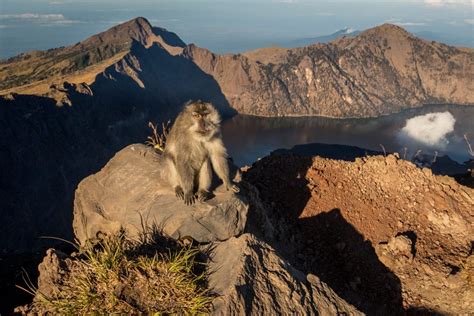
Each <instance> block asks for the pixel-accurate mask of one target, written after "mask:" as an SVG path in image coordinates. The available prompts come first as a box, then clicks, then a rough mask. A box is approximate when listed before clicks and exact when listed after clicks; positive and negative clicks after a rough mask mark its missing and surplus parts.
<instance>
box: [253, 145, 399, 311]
mask: <svg viewBox="0 0 474 316" xmlns="http://www.w3.org/2000/svg"><path fill="white" fill-rule="evenodd" d="M294 158H296V159H294ZM258 164H259V166H258V168H255V165H254V168H252V169H250V170H249V171H248V172H247V173H245V174H244V180H247V181H249V182H250V183H251V184H253V185H254V186H255V187H256V188H257V189H258V191H259V195H260V197H261V198H262V200H263V203H265V204H266V206H267V208H268V209H269V210H271V212H272V214H271V215H270V216H271V217H272V219H271V222H272V223H273V225H274V229H275V231H276V233H274V235H275V236H268V235H267V236H265V234H264V233H262V230H260V233H259V232H258V230H259V229H261V228H262V227H264V226H265V223H264V222H263V219H262V218H261V217H260V215H259V214H257V212H252V211H251V212H249V222H252V221H255V222H257V223H259V225H260V227H258V225H254V226H251V227H247V229H248V230H249V231H251V232H252V233H254V234H257V235H259V236H260V238H262V239H265V240H266V241H267V242H269V243H270V244H272V246H273V247H274V248H275V249H277V250H278V251H279V252H280V253H281V254H282V255H283V256H284V257H285V258H286V259H288V260H289V261H290V262H291V263H292V264H293V265H294V266H295V267H296V268H297V269H298V270H300V271H303V272H304V273H305V274H309V273H311V274H314V275H316V276H318V277H319V278H320V279H321V281H323V282H325V283H327V284H328V285H329V286H330V287H331V288H332V289H333V290H334V291H335V292H336V293H337V294H338V295H339V296H340V297H341V298H343V299H344V300H346V301H347V302H348V303H350V304H352V305H354V306H355V307H356V308H357V309H358V310H360V311H362V312H364V313H367V314H385V315H391V314H395V315H396V314H403V306H402V296H401V283H400V280H399V279H398V277H397V276H396V275H395V274H393V273H392V272H391V271H390V270H389V269H388V268H387V267H385V266H384V265H383V264H382V263H381V262H380V261H379V259H378V257H377V255H376V253H375V250H374V248H373V245H372V244H371V242H370V241H368V240H365V238H364V236H363V235H362V234H360V233H359V232H358V231H357V230H356V229H355V228H354V227H353V226H352V225H351V224H350V223H348V221H347V220H346V219H344V217H343V216H342V214H341V211H340V210H339V209H332V210H328V211H327V212H323V213H320V214H318V215H315V216H313V217H308V218H300V216H301V214H302V213H303V210H304V209H305V207H306V206H307V203H308V201H309V200H310V199H311V192H310V189H309V187H308V181H307V180H306V178H305V175H306V173H307V171H308V169H309V168H310V167H311V165H312V158H310V157H301V156H295V155H293V154H291V153H290V154H288V155H272V156H270V157H267V158H264V159H262V160H261V161H259V162H258ZM268 170H271V171H272V172H268ZM251 209H254V208H251Z"/></svg>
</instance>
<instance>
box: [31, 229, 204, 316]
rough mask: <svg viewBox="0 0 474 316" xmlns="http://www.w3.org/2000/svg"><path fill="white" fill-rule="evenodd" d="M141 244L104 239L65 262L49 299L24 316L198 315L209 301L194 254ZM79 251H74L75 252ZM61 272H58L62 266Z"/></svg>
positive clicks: (159, 243) (173, 246)
mask: <svg viewBox="0 0 474 316" xmlns="http://www.w3.org/2000/svg"><path fill="white" fill-rule="evenodd" d="M153 236H154V237H153V238H152V239H151V238H146V239H144V240H142V241H140V242H137V241H131V240H129V239H127V238H126V237H125V235H124V234H119V235H116V236H104V238H103V239H102V240H101V241H100V242H99V243H97V244H95V245H94V246H92V245H91V244H90V245H87V246H85V247H83V248H81V249H80V253H79V255H77V256H74V255H73V258H72V259H66V260H65V262H66V264H65V265H66V266H67V267H66V268H65V269H64V270H65V273H64V274H63V275H62V277H61V280H59V281H58V282H57V284H56V283H55V286H56V288H55V289H54V291H53V292H54V294H53V295H49V296H47V295H45V294H43V293H40V292H39V291H38V290H37V289H36V288H35V287H34V286H33V285H32V283H31V282H27V283H28V284H27V287H28V289H25V290H26V291H28V292H30V293H31V294H32V295H35V300H34V301H33V303H32V304H31V305H30V306H28V307H27V309H28V312H34V313H41V314H43V313H47V312H51V313H54V314H85V313H87V314H88V313H99V314H109V313H127V314H130V313H132V314H136V313H142V312H147V313H158V314H162V313H163V314H202V313H207V312H208V310H209V306H210V302H211V296H210V293H209V292H208V291H207V289H206V288H205V287H204V284H203V283H204V278H205V275H204V273H203V272H202V270H203V269H202V265H201V264H199V263H198V262H197V260H196V257H197V255H198V254H199V250H198V249H197V248H195V247H192V246H180V245H179V244H177V243H175V242H173V241H171V240H168V239H166V238H163V237H161V236H159V238H160V240H158V239H156V237H155V235H153ZM78 249H79V247H78ZM61 267H62V266H61Z"/></svg>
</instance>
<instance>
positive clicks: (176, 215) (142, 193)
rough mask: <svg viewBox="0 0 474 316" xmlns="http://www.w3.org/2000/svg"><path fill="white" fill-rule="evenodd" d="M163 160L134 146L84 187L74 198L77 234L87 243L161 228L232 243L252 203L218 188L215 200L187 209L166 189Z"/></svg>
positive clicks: (173, 234) (176, 234)
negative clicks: (120, 233) (103, 235)
mask: <svg viewBox="0 0 474 316" xmlns="http://www.w3.org/2000/svg"><path fill="white" fill-rule="evenodd" d="M161 159H162V158H161V156H160V155H158V154H156V153H155V152H154V150H153V149H151V148H150V147H147V146H145V145H141V144H135V145H130V146H128V147H126V148H124V149H123V150H121V151H120V152H118V153H117V154H116V155H115V157H114V158H112V159H111V160H110V161H109V163H108V164H107V165H106V166H105V167H104V168H103V169H102V170H101V171H100V172H98V173H96V174H94V175H92V176H89V177H87V178H86V179H84V180H83V181H82V182H81V183H80V184H79V186H78V188H77V190H76V195H75V200H74V223H73V228H74V233H75V235H76V237H77V239H78V240H79V242H80V243H81V244H84V243H85V241H86V240H87V239H91V238H95V237H96V236H97V234H98V233H107V234H113V233H116V232H118V231H119V230H121V229H125V230H126V231H127V235H128V236H129V237H130V238H139V237H140V234H141V233H142V232H143V229H144V228H153V227H155V228H157V229H158V230H160V231H162V232H163V233H164V234H165V235H168V236H170V237H172V238H175V239H178V238H181V237H191V238H193V239H194V240H196V241H198V242H211V241H216V240H226V239H228V238H230V237H233V236H237V235H239V234H240V233H242V231H243V229H244V227H245V223H246V219H247V211H248V203H247V202H246V199H245V197H244V196H242V195H234V194H232V193H230V192H228V191H224V189H223V187H218V188H217V189H216V190H215V191H214V194H215V197H213V198H212V199H211V200H208V201H206V202H197V203H196V204H194V205H193V206H186V205H185V204H184V203H183V202H182V201H180V200H178V199H177V198H176V197H175V195H174V193H173V192H172V191H171V190H170V189H169V188H167V187H166V185H164V183H166V181H165V179H162V178H161V172H160V168H161V166H162V160H161Z"/></svg>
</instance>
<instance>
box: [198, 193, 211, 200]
mask: <svg viewBox="0 0 474 316" xmlns="http://www.w3.org/2000/svg"><path fill="white" fill-rule="evenodd" d="M210 198H212V193H211V192H209V191H206V190H199V191H198V193H197V199H198V201H199V202H204V201H206V200H209V199H210Z"/></svg>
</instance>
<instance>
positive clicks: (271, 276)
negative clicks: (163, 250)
mask: <svg viewBox="0 0 474 316" xmlns="http://www.w3.org/2000/svg"><path fill="white" fill-rule="evenodd" d="M161 168H162V157H161V156H160V155H159V154H157V153H156V152H155V151H154V150H153V149H152V148H150V147H146V146H144V145H140V144H134V145H130V146H128V147H126V148H124V149H123V150H121V151H120V152H118V153H117V154H116V155H115V156H114V157H113V158H112V159H111V160H110V161H109V163H107V165H106V166H105V167H104V168H103V169H102V170H101V171H100V172H98V173H97V174H94V175H92V176H89V177H87V178H86V179H84V180H83V181H82V182H81V183H80V184H79V187H78V188H77V190H76V197H75V207H74V231H75V234H76V238H77V240H78V241H79V242H80V243H81V244H86V241H88V240H92V239H98V238H101V237H102V236H103V235H109V236H111V235H115V234H116V233H118V232H123V231H125V235H126V236H127V238H130V239H132V240H144V239H140V237H141V236H143V235H142V234H146V233H148V232H149V229H150V227H151V228H153V227H154V228H157V231H158V232H159V233H160V234H163V235H165V236H167V237H172V238H174V239H176V240H179V239H185V237H186V239H188V238H192V239H194V240H195V241H197V242H198V243H200V244H201V249H203V250H204V253H206V254H207V255H206V257H207V264H206V270H207V273H206V275H207V285H208V289H209V291H210V292H209V293H212V295H213V296H214V297H215V298H214V299H213V300H212V310H211V314H213V315H229V314H234V315H270V314H272V315H273V314H275V315H287V314H305V315H335V314H344V313H345V314H350V315H361V314H362V313H361V312H360V311H358V310H357V309H356V308H355V307H354V306H352V305H351V304H348V303H347V302H346V301H345V300H344V299H342V298H341V297H340V296H339V295H337V294H336V293H335V292H334V291H333V290H332V289H331V288H330V287H329V286H328V285H327V284H326V283H324V282H323V281H321V279H320V278H319V277H317V276H316V275H313V274H310V275H305V274H304V273H302V272H301V271H298V270H297V269H295V268H294V267H293V266H292V265H291V264H290V263H289V262H288V261H287V260H286V259H284V258H283V257H282V256H281V255H280V254H279V253H278V252H277V251H276V250H275V249H274V248H272V247H271V246H270V245H269V244H267V243H266V242H264V241H263V240H261V239H259V238H258V237H256V236H255V235H254V234H250V233H244V234H242V233H243V232H244V228H245V229H249V228H248V227H250V226H252V225H248V224H247V212H248V209H249V206H252V207H253V208H252V212H256V213H260V214H254V218H256V217H259V218H260V220H259V221H258V222H260V223H263V222H262V219H263V218H267V217H268V216H269V214H270V213H269V211H268V210H265V209H263V208H264V207H263V205H262V204H261V202H260V201H259V198H258V193H256V191H255V189H254V188H253V187H252V186H251V185H249V184H246V183H241V184H240V185H241V188H242V191H241V194H239V195H234V194H232V193H229V192H227V191H226V192H223V191H222V190H221V188H220V187H217V188H215V189H214V191H213V193H214V195H215V196H214V197H213V198H212V199H211V200H209V201H206V202H202V203H197V204H195V205H194V206H185V205H184V203H182V201H179V200H177V199H176V197H175V196H174V194H173V193H172V192H171V190H170V189H169V188H167V187H166V179H163V177H162V175H161V172H160V169H161ZM237 180H238V177H237V178H236V179H235V181H237ZM255 215H257V216H255ZM267 220H268V219H267ZM255 224H257V223H254V229H256V227H257V226H258V225H255ZM266 228H267V229H268V230H271V231H273V230H274V228H273V227H266ZM256 231H260V232H263V231H264V230H263V229H261V230H259V229H256ZM264 235H267V236H270V235H271V234H264ZM145 253H146V252H145ZM151 253H152V254H153V253H154V252H153V251H152V252H151ZM80 256H81V255H80V254H73V255H72V256H68V255H66V254H64V253H62V252H61V251H57V250H54V249H49V250H48V251H47V252H46V256H45V258H44V259H43V262H42V263H41V264H40V265H39V272H40V275H39V278H38V291H37V292H36V296H35V298H34V302H33V303H32V304H30V305H26V306H23V307H19V308H17V309H16V311H17V312H23V313H29V312H37V313H42V312H44V311H42V310H41V306H42V305H41V304H35V302H36V303H38V302H40V301H41V300H44V299H45V298H54V297H58V294H59V293H61V292H62V291H63V290H67V289H66V288H64V287H65V286H66V287H67V284H68V283H67V282H66V281H65V280H69V281H70V280H74V278H75V276H74V274H75V273H80V269H79V267H80V263H79V261H77V258H79V257H80ZM128 291H129V292H127V295H128V297H134V298H137V297H140V295H135V294H134V293H135V291H140V288H137V289H134V288H130V289H129V290H128ZM131 302H132V301H131ZM133 304H138V305H140V304H141V305H140V306H141V307H140V310H142V309H143V310H147V308H148V307H147V306H146V304H145V305H143V304H142V302H140V301H133ZM45 308H46V307H45ZM91 308H92V307H91Z"/></svg>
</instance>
